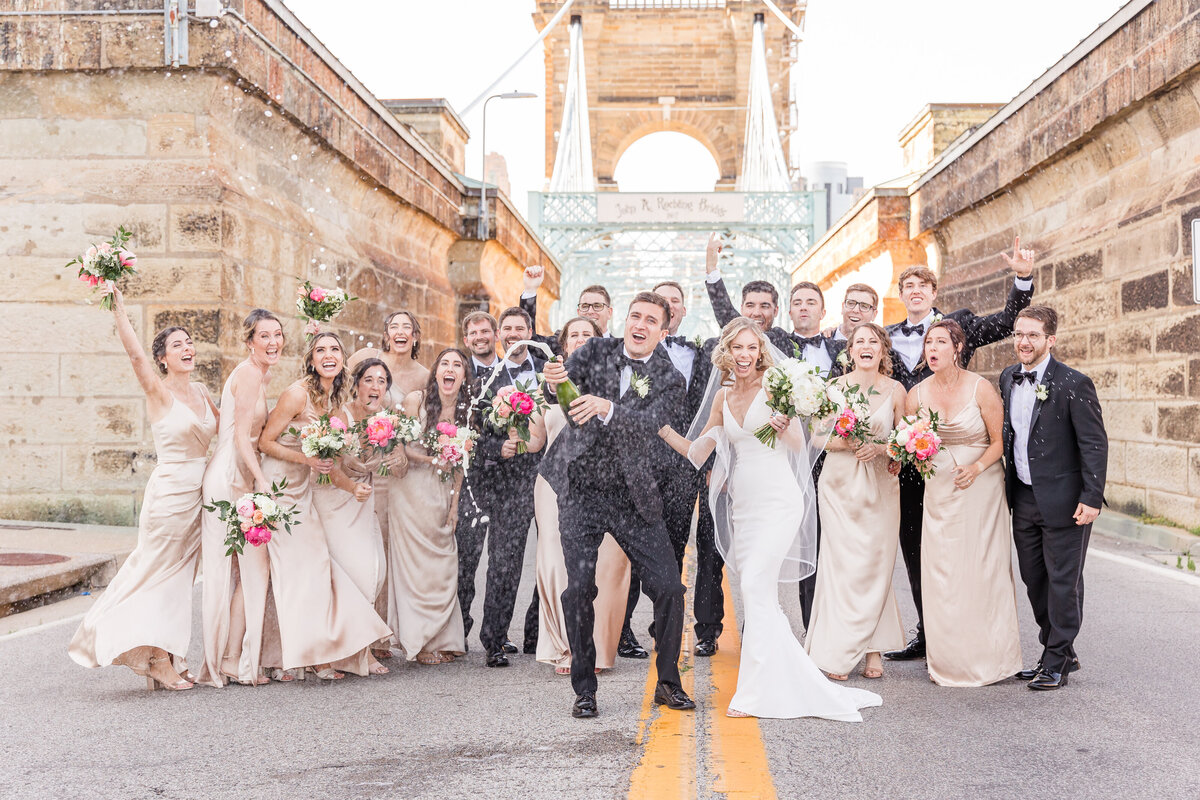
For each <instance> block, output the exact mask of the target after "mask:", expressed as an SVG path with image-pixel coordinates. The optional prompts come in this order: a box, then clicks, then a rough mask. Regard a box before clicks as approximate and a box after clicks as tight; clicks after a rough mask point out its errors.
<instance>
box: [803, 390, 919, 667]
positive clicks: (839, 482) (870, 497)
mask: <svg viewBox="0 0 1200 800" xmlns="http://www.w3.org/2000/svg"><path fill="white" fill-rule="evenodd" d="M894 419H895V401H894V400H893V399H892V394H891V393H890V392H889V393H888V394H887V396H886V397H885V398H884V399H883V401H882V402H881V403H880V404H879V407H878V408H876V409H874V410H872V411H870V412H869V414H868V415H867V422H868V424H869V425H870V428H871V433H870V435H871V437H872V438H873V439H875V440H878V441H886V440H887V436H888V433H889V432H890V431H891V429H892V422H893V420H894ZM888 463H889V459H888V458H887V456H885V455H880V456H878V457H877V458H875V459H873V460H871V461H869V462H867V463H865V464H863V463H861V462H859V460H858V459H857V458H855V456H854V453H853V452H851V451H849V450H834V451H832V452H830V453H828V454H826V456H825V466H824V468H823V469H822V470H821V480H820V481H819V482H818V484H817V496H818V498H819V500H820V502H819V503H818V505H819V507H820V510H821V551H820V555H819V556H818V559H817V585H816V593H815V595H814V599H813V608H812V616H811V617H810V619H809V625H808V632H807V634H806V635H805V637H804V648H805V649H806V650H807V651H808V654H809V656H811V657H812V660H813V661H814V662H815V663H816V665H817V666H818V667H820V668H821V669H823V670H825V671H826V672H830V673H833V674H835V675H848V674H850V671H851V670H853V669H854V667H855V665H857V664H858V662H859V661H860V660H861V659H862V657H863V656H865V655H866V654H867V653H877V652H883V651H885V650H898V649H900V648H901V647H904V625H903V624H902V623H901V620H900V609H899V607H898V606H897V604H896V593H895V592H894V591H892V573H893V571H894V570H895V567H896V549H897V547H898V545H899V531H900V482H899V481H898V480H897V479H896V477H895V476H893V475H890V474H888V470H887V468H888Z"/></svg>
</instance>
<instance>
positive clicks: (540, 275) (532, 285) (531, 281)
mask: <svg viewBox="0 0 1200 800" xmlns="http://www.w3.org/2000/svg"><path fill="white" fill-rule="evenodd" d="M545 278H546V270H545V269H544V268H543V267H540V266H531V267H526V268H525V275H524V279H523V280H524V287H523V289H522V291H521V303H520V305H521V308H522V309H523V310H524V311H525V313H527V314H528V315H529V318H530V319H532V320H533V322H534V327H536V326H537V292H538V289H539V288H541V285H542V281H543V280H545ZM575 313H577V314H578V315H579V316H581V317H583V318H584V319H590V320H591V321H592V322H595V323H596V325H597V326H598V327H599V328H600V330H601V332H602V335H603V336H612V333H611V332H610V331H609V325H610V324H611V322H612V315H613V311H612V300H611V299H610V298H609V295H608V289H605V288H604V287H603V286H598V285H597V286H589V287H587V288H586V289H584V290H583V291H582V292H580V293H579V302H578V303H577V304H576V306H575ZM533 341H535V342H541V343H542V344H544V345H546V346H548V347H549V348H550V349H551V350H552V351H553V352H554V353H555V354H556V355H561V353H559V349H558V334H557V332H556V333H555V334H554V335H553V336H543V335H541V334H536V333H535V334H534V335H533Z"/></svg>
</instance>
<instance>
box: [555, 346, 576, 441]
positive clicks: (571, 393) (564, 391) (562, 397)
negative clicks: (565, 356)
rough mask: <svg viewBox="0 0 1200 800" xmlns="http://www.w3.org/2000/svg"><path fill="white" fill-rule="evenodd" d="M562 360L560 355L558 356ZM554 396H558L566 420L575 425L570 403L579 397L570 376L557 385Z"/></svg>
mask: <svg viewBox="0 0 1200 800" xmlns="http://www.w3.org/2000/svg"><path fill="white" fill-rule="evenodd" d="M559 360H560V361H561V360H562V357H561V356H560V357H559ZM555 396H556V397H557V398H558V405H559V407H561V408H562V410H563V414H565V415H566V416H567V422H569V423H571V424H572V425H575V424H576V423H575V420H573V419H571V403H573V402H575V400H576V398H578V397H579V387H578V386H576V385H575V382H574V381H572V380H571V379H570V378H567V379H566V380H565V381H563V382H562V383H560V384H559V385H558V388H557V389H556V390H555Z"/></svg>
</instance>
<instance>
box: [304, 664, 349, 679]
mask: <svg viewBox="0 0 1200 800" xmlns="http://www.w3.org/2000/svg"><path fill="white" fill-rule="evenodd" d="M308 671H309V672H311V673H312V674H313V675H316V676H317V680H319V681H340V680H341V679H342V678H344V677H346V675H345V673H342V672H338V671H337V670H336V669H334V668H333V667H322V668H321V669H317V668H316V667H309V668H308Z"/></svg>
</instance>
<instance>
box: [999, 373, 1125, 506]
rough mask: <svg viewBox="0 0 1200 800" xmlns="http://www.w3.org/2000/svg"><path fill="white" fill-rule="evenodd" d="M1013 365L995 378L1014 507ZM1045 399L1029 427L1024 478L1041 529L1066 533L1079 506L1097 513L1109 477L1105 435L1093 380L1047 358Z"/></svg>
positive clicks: (1035, 406) (1037, 406) (1007, 482)
mask: <svg viewBox="0 0 1200 800" xmlns="http://www.w3.org/2000/svg"><path fill="white" fill-rule="evenodd" d="M1020 368H1021V366H1020V365H1019V364H1014V365H1012V366H1010V367H1008V368H1006V369H1005V370H1004V371H1003V372H1001V373H1000V396H1001V398H1002V399H1003V401H1004V463H1005V470H1004V486H1005V488H1006V489H1007V491H1008V504H1009V507H1010V508H1012V507H1014V503H1013V493H1014V492H1015V491H1016V486H1017V481H1019V480H1020V478H1018V477H1017V467H1016V463H1015V462H1014V461H1013V439H1014V434H1013V426H1012V411H1011V409H1010V408H1009V405H1010V403H1009V401H1010V398H1011V397H1012V390H1013V375H1014V374H1016V372H1017V370H1018V369H1020ZM1042 385H1044V386H1045V387H1046V393H1047V395H1046V399H1045V400H1034V403H1033V417H1032V419H1031V421H1030V425H1029V445H1028V453H1029V477H1030V479H1031V480H1032V481H1033V496H1034V498H1035V499H1036V500H1037V504H1038V510H1040V511H1041V512H1042V518H1043V519H1044V520H1045V521H1046V524H1047V525H1049V526H1051V527H1055V528H1068V527H1071V526H1073V525H1074V524H1075V520H1074V518H1073V515H1074V514H1075V507H1076V506H1077V505H1078V504H1079V503H1083V504H1084V505H1087V506H1091V507H1092V508H1100V505H1101V504H1102V503H1103V502H1104V481H1105V476H1106V473H1107V471H1108V434H1107V433H1106V432H1105V430H1104V419H1103V417H1102V415H1101V412H1100V401H1099V399H1097V397H1096V387H1095V385H1094V384H1093V383H1092V379H1091V378H1089V377H1088V376H1086V375H1084V374H1083V373H1082V372H1077V371H1076V370H1073V369H1071V368H1070V367H1068V366H1067V365H1066V364H1063V363H1062V362H1061V361H1058V360H1056V359H1055V358H1054V357H1053V356H1051V357H1050V363H1048V364H1047V365H1046V372H1045V374H1044V375H1043V376H1042Z"/></svg>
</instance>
